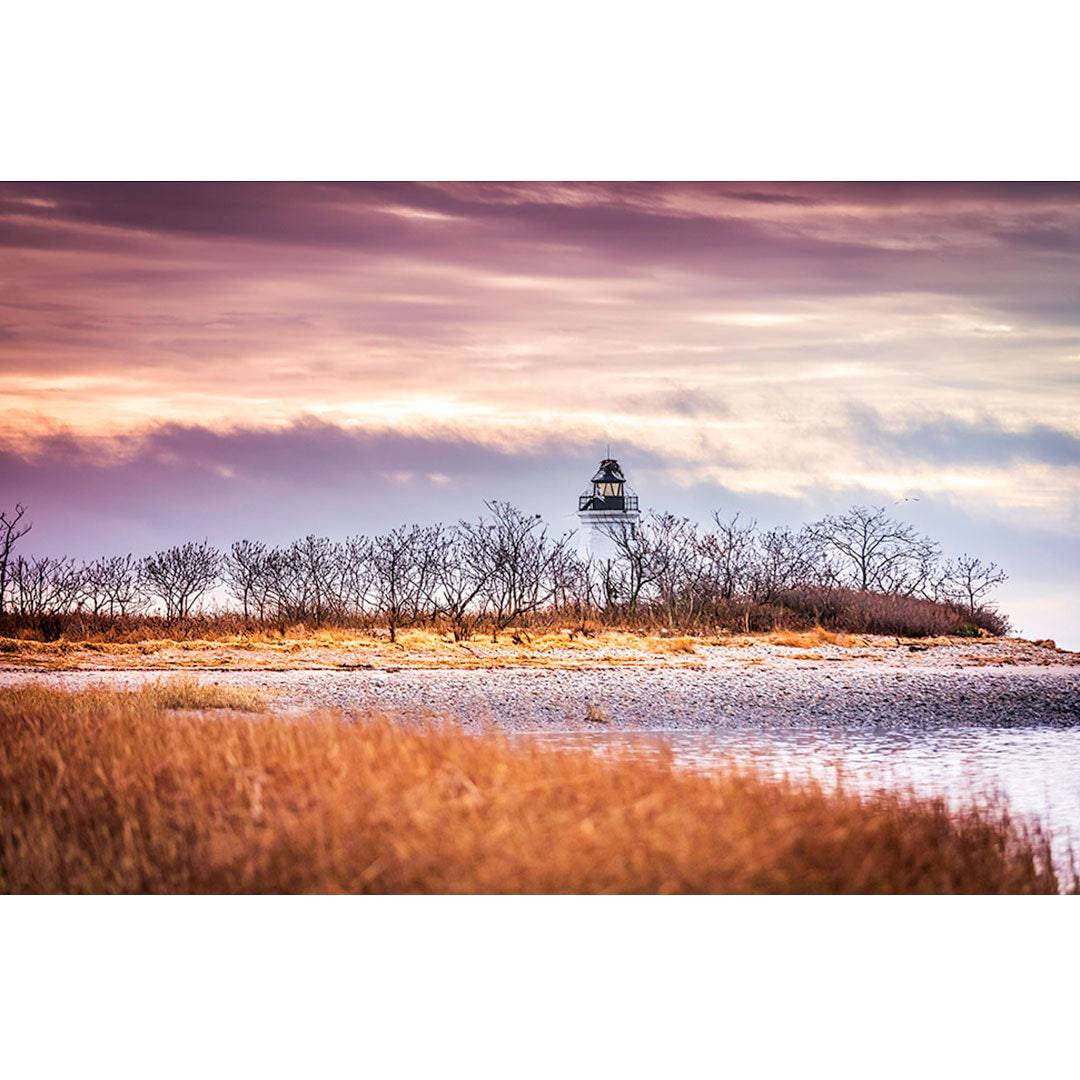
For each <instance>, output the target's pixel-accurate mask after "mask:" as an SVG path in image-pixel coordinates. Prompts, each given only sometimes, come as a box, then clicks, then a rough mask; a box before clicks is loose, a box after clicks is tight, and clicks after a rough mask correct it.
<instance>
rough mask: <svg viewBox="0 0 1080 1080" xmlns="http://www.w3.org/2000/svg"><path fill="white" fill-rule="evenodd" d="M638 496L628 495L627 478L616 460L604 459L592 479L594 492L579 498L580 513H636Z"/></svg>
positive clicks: (588, 492) (586, 493)
mask: <svg viewBox="0 0 1080 1080" xmlns="http://www.w3.org/2000/svg"><path fill="white" fill-rule="evenodd" d="M637 508H638V500H637V496H636V495H631V494H628V493H627V490H626V477H625V476H624V475H623V471H622V467H621V466H620V465H619V463H618V462H617V461H616V460H615V459H614V458H604V460H603V461H601V462H600V468H599V469H597V470H596V475H595V476H593V478H592V491H586V492H585V494H584V495H581V496H580V497H579V498H578V513H581V512H582V511H589V510H609V511H611V510H614V511H621V512H625V511H636V510H637Z"/></svg>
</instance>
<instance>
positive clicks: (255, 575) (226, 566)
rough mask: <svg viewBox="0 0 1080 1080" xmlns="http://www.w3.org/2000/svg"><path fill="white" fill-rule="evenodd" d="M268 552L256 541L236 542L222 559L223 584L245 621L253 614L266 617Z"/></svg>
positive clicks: (261, 617) (264, 546)
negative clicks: (237, 605)
mask: <svg viewBox="0 0 1080 1080" xmlns="http://www.w3.org/2000/svg"><path fill="white" fill-rule="evenodd" d="M269 558H270V549H269V548H268V547H267V546H266V545H265V544H264V543H262V542H260V541H258V540H237V541H236V542H235V543H234V544H233V545H232V547H230V548H229V550H228V552H227V553H226V555H225V557H224V559H223V560H222V569H223V573H224V578H225V585H226V586H227V587H228V590H229V592H230V593H231V594H232V596H233V598H234V599H235V600H236V601H237V602H238V603H239V604H240V608H241V610H242V611H243V613H244V621H245V622H247V620H248V619H249V618H251V615H252V612H253V611H254V612H256V613H257V615H258V618H259V621H260V622H261V621H262V620H263V618H264V616H265V603H266V588H265V586H266V584H267V577H268V570H269V566H268V563H269Z"/></svg>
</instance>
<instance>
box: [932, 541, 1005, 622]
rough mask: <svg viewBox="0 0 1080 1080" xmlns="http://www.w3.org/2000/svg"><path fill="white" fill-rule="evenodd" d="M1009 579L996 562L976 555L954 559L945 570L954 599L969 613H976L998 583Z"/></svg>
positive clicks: (947, 583)
mask: <svg viewBox="0 0 1080 1080" xmlns="http://www.w3.org/2000/svg"><path fill="white" fill-rule="evenodd" d="M1008 580H1009V575H1008V574H1006V573H1005V571H1004V570H1002V569H1001V567H999V566H998V565H997V564H996V563H984V562H983V561H982V560H981V559H977V558H975V556H974V555H967V554H964V555H961V556H960V557H959V558H958V559H953V560H952V562H950V563H949V565H948V567H947V568H946V571H945V582H946V588H947V589H948V590H949V592H950V594H951V597H952V599H954V600H956V601H958V602H959V603H961V604H963V605H964V607H965V608H967V610H968V613H969V614H971V615H974V614H975V613H976V612H977V611H978V610H979V609H980V608H981V607H982V606H983V601H984V600H985V599H986V597H987V596H988V595H989V594H990V592H991V591H992V590H993V589H994V588H995V587H996V586H998V585H1003V584H1004V583H1005V582H1006V581H1008Z"/></svg>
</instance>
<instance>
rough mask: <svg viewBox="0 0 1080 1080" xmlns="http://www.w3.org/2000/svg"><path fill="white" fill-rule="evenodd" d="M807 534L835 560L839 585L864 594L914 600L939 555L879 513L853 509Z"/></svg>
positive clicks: (907, 529) (873, 509) (904, 526)
mask: <svg viewBox="0 0 1080 1080" xmlns="http://www.w3.org/2000/svg"><path fill="white" fill-rule="evenodd" d="M809 532H810V535H812V536H813V537H814V538H816V539H817V540H818V541H819V542H820V544H821V545H822V548H823V550H824V551H826V552H828V553H832V554H835V555H836V556H837V557H838V558H839V560H840V563H841V566H842V567H843V571H842V573H843V583H844V584H848V585H850V586H852V587H854V588H856V589H859V590H861V591H863V592H869V591H872V590H876V591H881V592H895V593H901V594H904V595H912V594H914V593H915V592H917V591H918V589H919V587H920V584H921V583H922V582H923V581H924V580H925V577H926V573H927V569H928V567H929V565H930V564H931V562H932V560H933V559H935V558H936V557H937V553H938V547H937V544H935V543H934V542H933V541H932V540H929V539H928V538H927V537H925V536H921V535H920V534H919V533H917V532H916V531H915V530H914V529H913V528H912V527H911V526H910V525H907V524H904V523H903V522H900V521H894V520H892V519H891V518H890V517H888V516H887V515H886V513H885V510H884V508H883V507H871V506H853V507H852V508H851V509H850V510H849V511H848V512H847V513H846V514H840V515H832V516H829V517H824V518H822V519H821V520H820V521H818V522H815V523H814V524H813V525H811V526H810V527H809Z"/></svg>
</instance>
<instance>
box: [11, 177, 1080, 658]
mask: <svg viewBox="0 0 1080 1080" xmlns="http://www.w3.org/2000/svg"><path fill="white" fill-rule="evenodd" d="M1078 405H1080V184H1060V183H1047V184H1037V183H991V184H947V183H925V184H915V183H902V184H881V183H871V184H844V183H823V184H805V183H798V184H795V183H792V184H783V183H752V182H738V183H722V184H700V183H687V184H682V183H664V184H655V183H641V184H638V183H604V184H597V183H522V184H517V183H479V184H477V183H446V184H428V183H407V184H382V183H378V184H308V183H304V184H212V183H210V184H127V183H115V184H70V183H63V184H6V185H0V505H4V506H10V505H11V504H13V503H14V502H15V501H20V502H23V503H25V504H26V505H27V506H29V508H30V514H29V516H30V517H31V518H32V519H33V521H34V531H33V532H32V533H31V535H30V536H29V537H27V538H26V540H25V541H24V544H25V545H26V546H25V550H26V551H28V552H42V553H49V554H59V553H69V554H74V555H78V556H81V557H88V556H92V555H97V554H111V553H115V552H126V551H134V552H136V553H142V552H145V551H147V550H151V549H153V548H155V547H158V546H162V545H165V544H169V543H173V542H177V541H180V540H185V539H190V538H198V539H201V538H203V537H208V538H210V539H211V540H213V541H215V542H219V543H226V542H228V541H230V540H232V539H234V538H235V537H237V536H241V535H246V536H255V537H259V538H262V539H266V540H269V541H274V542H278V541H285V540H289V539H291V538H293V537H295V536H300V535H304V534H306V533H309V532H317V533H323V534H326V535H331V536H343V535H347V534H349V533H353V532H368V533H370V532H373V531H377V530H379V529H382V528H386V527H389V526H391V525H394V524H398V523H402V522H412V521H419V522H426V521H435V520H445V521H452V520H456V519H457V518H460V517H474V516H475V515H476V514H477V513H479V512H480V511H481V510H482V509H483V501H484V500H485V499H494V498H498V499H510V500H511V501H513V502H515V503H517V504H518V505H520V506H521V507H522V508H523V509H529V510H535V511H536V512H539V513H542V514H543V515H544V516H545V518H546V519H547V520H548V521H549V522H550V523H551V525H552V528H554V529H556V530H558V531H562V530H564V529H570V528H573V527H574V526H575V524H576V520H575V517H574V511H575V510H576V497H577V494H578V493H579V491H581V490H583V489H584V488H585V486H586V482H587V480H588V479H589V477H590V475H591V474H592V472H593V471H594V469H595V467H596V463H597V461H598V460H599V458H600V457H602V456H604V455H605V451H606V448H607V446H608V445H609V444H610V447H611V453H612V454H613V455H614V456H616V457H618V458H619V460H620V461H621V462H622V463H623V465H624V467H625V468H626V470H627V471H628V474H629V477H630V480H631V482H632V483H633V486H634V487H635V489H636V490H637V492H638V494H639V496H640V498H641V502H642V506H643V507H653V508H655V509H660V510H672V511H675V512H678V513H684V514H687V515H689V516H691V517H694V518H696V519H698V520H701V521H703V522H704V521H707V520H708V519H709V517H710V516H711V514H712V513H713V511H714V510H720V511H721V512H723V513H725V514H728V513H734V512H736V511H739V512H742V513H743V514H745V515H748V516H751V517H756V518H757V519H758V520H759V521H760V522H762V523H763V524H770V525H771V524H792V525H795V524H798V523H801V522H803V521H806V520H810V519H813V518H815V517H818V516H820V515H821V514H823V513H827V512H833V511H838V510H841V509H843V508H845V507H847V506H850V505H851V504H853V503H867V504H872V505H881V506H885V507H886V508H888V509H889V510H890V512H892V513H894V514H895V515H897V516H899V517H902V518H904V519H905V520H908V521H911V522H912V523H913V524H915V525H916V526H918V527H919V528H921V529H922V530H923V531H925V532H927V533H929V534H931V535H933V536H934V537H936V538H937V539H939V540H941V542H942V544H943V546H944V547H945V549H946V550H947V551H948V552H953V553H959V552H960V551H971V552H973V553H976V554H979V555H981V556H983V557H984V558H986V559H992V560H994V561H996V562H998V563H999V564H1001V565H1002V566H1004V567H1005V568H1006V570H1007V571H1008V572H1009V574H1010V581H1009V583H1008V584H1007V585H1006V586H1005V587H1004V588H1003V589H1002V590H1001V591H1000V593H999V598H1000V601H1001V605H1002V607H1003V608H1004V609H1005V610H1006V611H1007V612H1008V613H1009V614H1011V615H1012V617H1013V620H1014V622H1015V624H1016V625H1017V627H1018V629H1019V630H1021V631H1022V632H1024V633H1025V634H1027V635H1028V636H1034V637H1053V638H1055V639H1056V640H1058V642H1059V644H1064V645H1066V646H1071V647H1073V648H1080V558H1078V556H1080V544H1078V542H1077V536H1078V527H1080V499H1078V491H1080V485H1078V480H1080V408H1078Z"/></svg>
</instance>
